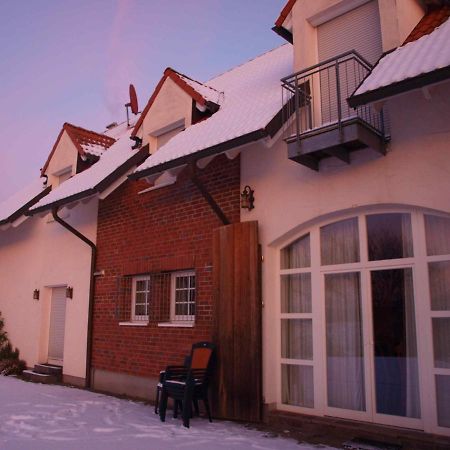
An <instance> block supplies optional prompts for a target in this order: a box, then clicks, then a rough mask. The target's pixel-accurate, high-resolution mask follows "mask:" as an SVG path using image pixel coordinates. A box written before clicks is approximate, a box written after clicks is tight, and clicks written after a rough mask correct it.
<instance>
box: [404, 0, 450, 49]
mask: <svg viewBox="0 0 450 450" xmlns="http://www.w3.org/2000/svg"><path fill="white" fill-rule="evenodd" d="M449 17H450V6H439V7H433V8H430V9H429V11H428V12H427V13H426V14H425V15H424V16H423V17H422V19H421V20H420V22H419V23H418V24H417V25H416V26H415V27H414V29H413V30H412V31H411V33H410V34H409V36H408V37H407V38H406V39H405V42H403V45H405V44H407V43H408V42H413V41H416V40H417V39H420V38H421V37H422V36H425V35H426V34H430V33H431V32H432V31H434V29H435V28H437V27H438V26H439V25H442V24H443V23H444V22H445V21H446V20H447V19H448V18H449Z"/></svg>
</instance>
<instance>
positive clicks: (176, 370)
mask: <svg viewBox="0 0 450 450" xmlns="http://www.w3.org/2000/svg"><path fill="white" fill-rule="evenodd" d="M190 361H191V356H190V355H187V356H185V358H184V364H183V365H182V366H168V367H166V370H161V371H160V372H159V381H158V384H157V385H156V396H155V414H159V411H158V408H159V399H160V397H161V391H162V386H163V382H164V380H166V379H167V378H168V373H167V369H169V368H170V369H171V370H170V376H173V377H174V379H175V380H178V379H179V377H180V374H184V375H182V378H183V376H184V377H185V376H186V371H187V369H188V367H189V364H190ZM197 409H198V406H196V410H197ZM174 412H175V416H176V413H177V410H176V408H175V410H174Z"/></svg>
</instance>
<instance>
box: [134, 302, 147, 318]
mask: <svg viewBox="0 0 450 450" xmlns="http://www.w3.org/2000/svg"><path fill="white" fill-rule="evenodd" d="M134 314H135V315H136V316H146V315H147V308H146V305H136V306H135V308H134Z"/></svg>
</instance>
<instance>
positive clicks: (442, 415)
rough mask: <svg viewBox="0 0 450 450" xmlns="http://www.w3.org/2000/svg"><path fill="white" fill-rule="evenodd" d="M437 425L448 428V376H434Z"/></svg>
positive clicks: (449, 422)
mask: <svg viewBox="0 0 450 450" xmlns="http://www.w3.org/2000/svg"><path fill="white" fill-rule="evenodd" d="M436 400H437V413H438V425H439V426H441V427H448V428H450V376H448V375H436Z"/></svg>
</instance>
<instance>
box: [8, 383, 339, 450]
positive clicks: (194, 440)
mask: <svg viewBox="0 0 450 450" xmlns="http://www.w3.org/2000/svg"><path fill="white" fill-rule="evenodd" d="M166 420H167V421H166V422H165V423H162V422H160V421H159V417H158V416H157V415H156V414H154V412H153V408H152V407H151V406H149V405H145V404H143V403H139V402H132V401H129V400H122V399H118V398H115V397H110V396H107V395H101V394H96V393H93V392H88V391H84V390H81V389H75V388H69V387H65V386H50V385H42V384H33V383H27V382H24V381H22V380H19V379H16V378H12V377H2V376H0V449H1V450H91V449H92V450H125V449H126V450H128V449H130V450H141V449H142V450H144V449H145V450H150V449H151V450H158V449H165V450H167V449H169V450H170V449H206V450H207V449H233V450H234V449H260V450H265V449H277V450H291V449H295V450H306V449H318V448H320V449H330V448H331V447H325V446H314V445H306V444H298V443H297V442H296V441H295V440H292V439H285V438H281V437H274V435H272V434H271V433H265V432H262V431H256V430H251V429H248V428H246V427H245V426H242V425H238V424H235V423H231V422H223V421H222V422H219V421H214V422H213V423H209V422H208V421H207V420H206V419H204V418H194V419H193V420H192V421H191V428H189V429H186V428H184V427H183V426H182V423H181V420H179V419H172V414H171V413H169V415H168V417H167V419H166Z"/></svg>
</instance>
